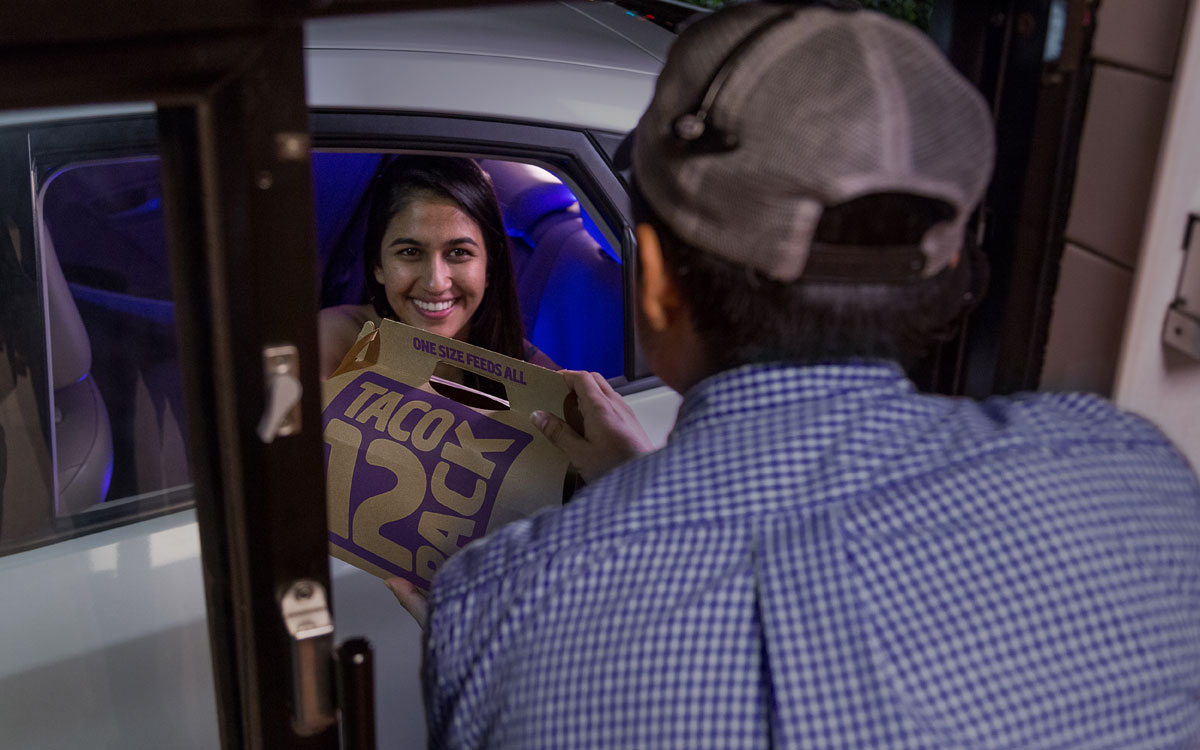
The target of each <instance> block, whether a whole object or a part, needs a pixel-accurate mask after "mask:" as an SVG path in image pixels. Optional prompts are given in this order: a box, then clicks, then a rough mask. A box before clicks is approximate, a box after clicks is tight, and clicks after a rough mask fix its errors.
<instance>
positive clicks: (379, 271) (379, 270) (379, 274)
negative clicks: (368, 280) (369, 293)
mask: <svg viewBox="0 0 1200 750" xmlns="http://www.w3.org/2000/svg"><path fill="white" fill-rule="evenodd" d="M375 281H376V282H377V283H380V284H382V283H383V266H381V265H379V264H378V263H376V264H375Z"/></svg>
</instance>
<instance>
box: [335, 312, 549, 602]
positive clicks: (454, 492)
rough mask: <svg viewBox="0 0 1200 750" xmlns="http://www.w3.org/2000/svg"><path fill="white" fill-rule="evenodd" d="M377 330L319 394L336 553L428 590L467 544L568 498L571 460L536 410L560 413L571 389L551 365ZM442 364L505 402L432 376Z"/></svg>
mask: <svg viewBox="0 0 1200 750" xmlns="http://www.w3.org/2000/svg"><path fill="white" fill-rule="evenodd" d="M372 329H373V327H372V326H371V324H370V323H368V324H367V326H365V327H364V329H363V333H362V334H360V336H359V339H358V342H357V343H356V344H355V346H354V347H353V348H352V349H351V350H350V352H349V353H348V354H347V355H346V358H345V359H344V360H343V362H342V364H341V366H340V367H339V368H338V370H337V371H336V372H335V373H334V375H333V376H332V377H330V378H329V379H328V380H327V381H325V383H324V384H323V385H322V389H321V398H322V404H323V413H322V423H323V430H324V438H325V470H326V472H325V473H326V492H327V507H328V513H329V546H330V551H331V554H333V555H334V556H335V557H338V558H340V559H342V560H345V561H346V562H348V563H350V564H352V565H356V566H358V567H360V568H362V569H364V570H366V571H368V572H370V573H373V574H375V575H377V576H380V577H382V578H388V577H391V576H402V577H404V578H406V579H408V580H410V581H412V582H413V583H415V584H417V585H418V586H421V587H422V588H428V587H429V584H430V581H431V580H432V579H433V575H434V573H435V572H436V571H437V568H438V566H440V565H441V564H442V562H444V561H445V559H446V558H447V557H449V556H450V555H452V554H454V553H455V552H457V551H458V550H459V549H462V547H464V546H465V545H466V544H467V543H468V542H470V541H472V540H474V539H477V538H479V537H481V536H483V535H484V534H486V533H487V532H488V531H490V530H491V529H494V528H497V527H498V526H501V525H503V524H505V523H508V522H510V521H513V520H515V519H518V518H522V517H524V516H527V515H529V514H530V513H533V512H534V511H536V510H538V509H539V508H542V507H545V506H547V505H552V504H559V503H561V502H562V496H563V480H564V477H565V475H566V472H567V459H566V456H564V455H563V453H562V452H561V451H559V450H558V449H557V448H555V447H554V446H553V445H551V444H550V441H548V440H547V439H546V438H545V436H544V435H542V434H541V432H540V431H539V430H538V429H537V428H536V427H535V426H534V425H533V424H532V422H530V419H529V415H530V413H531V412H532V411H534V410H535V409H540V410H542V411H546V412H549V413H552V414H555V415H557V416H559V417H562V416H563V409H564V400H565V398H566V396H567V393H568V389H567V385H566V381H564V380H563V378H562V376H561V375H559V374H558V373H556V372H554V371H552V370H547V369H545V368H542V367H538V366H536V365H531V364H529V363H528V362H524V361H521V360H517V359H512V358H509V357H505V356H502V355H499V354H496V353H495V352H491V351H488V350H486V349H482V348H480V347H476V346H471V345H469V344H465V343H463V342H461V341H457V340H454V339H449V338H444V337H442V336H437V335H435V334H431V333H429V332H428V331H424V330H421V329H419V328H414V327H411V326H407V325H404V324H402V323H396V322H394V321H391V320H384V321H383V323H382V325H381V326H380V327H379V328H378V329H377V330H372ZM439 363H445V364H447V365H450V366H452V367H454V368H458V369H459V370H462V371H463V372H466V373H475V374H476V375H478V376H481V377H484V378H487V379H490V380H492V381H495V382H498V383H500V384H502V385H503V387H504V388H503V390H504V392H505V395H506V398H504V399H500V398H497V397H495V396H490V395H488V394H486V393H481V392H479V391H477V390H473V389H470V388H466V387H464V386H461V385H456V384H455V383H453V382H447V381H445V380H442V379H440V378H437V377H435V376H434V370H435V368H436V367H437V366H438V364H439ZM439 391H440V392H439ZM464 402H465V403H464ZM468 404H470V405H468Z"/></svg>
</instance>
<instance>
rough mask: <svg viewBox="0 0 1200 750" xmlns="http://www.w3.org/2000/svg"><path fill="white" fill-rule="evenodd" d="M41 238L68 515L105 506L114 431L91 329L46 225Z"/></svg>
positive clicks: (59, 503)
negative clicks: (96, 373) (95, 367)
mask: <svg viewBox="0 0 1200 750" xmlns="http://www.w3.org/2000/svg"><path fill="white" fill-rule="evenodd" d="M39 234H40V246H41V256H42V268H43V273H44V275H45V283H46V306H47V318H48V319H47V325H48V328H49V332H50V336H49V349H50V372H51V383H52V386H53V389H54V450H55V456H56V458H57V477H58V497H57V499H56V501H55V510H56V514H57V515H66V514H70V513H78V512H79V511H81V510H84V509H86V508H89V507H91V506H93V505H95V504H96V503H100V502H103V501H104V499H105V497H106V496H107V494H108V487H109V482H110V481H111V480H112V467H113V444H112V431H111V426H110V424H109V420H108V410H107V408H106V407H105V405H104V399H103V398H101V396H100V389H99V388H98V387H97V385H96V380H95V378H93V377H92V375H91V368H92V347H91V342H90V341H89V339H88V334H87V329H86V328H84V325H83V320H82V319H81V318H80V316H79V310H78V309H77V308H76V306H75V300H74V298H73V297H72V296H71V290H70V288H69V287H68V286H67V280H66V278H65V277H64V276H63V272H62V268H61V267H60V266H59V263H58V257H57V254H56V253H55V252H54V242H53V240H52V239H51V236H50V232H49V231H47V230H46V227H45V224H41V225H40V226H39Z"/></svg>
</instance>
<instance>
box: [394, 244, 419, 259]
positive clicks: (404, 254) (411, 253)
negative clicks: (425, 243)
mask: <svg viewBox="0 0 1200 750" xmlns="http://www.w3.org/2000/svg"><path fill="white" fill-rule="evenodd" d="M420 254H421V251H420V250H418V249H416V248H415V247H402V248H400V249H398V250H396V255H397V256H399V257H401V258H415V257H417V256H418V255H420Z"/></svg>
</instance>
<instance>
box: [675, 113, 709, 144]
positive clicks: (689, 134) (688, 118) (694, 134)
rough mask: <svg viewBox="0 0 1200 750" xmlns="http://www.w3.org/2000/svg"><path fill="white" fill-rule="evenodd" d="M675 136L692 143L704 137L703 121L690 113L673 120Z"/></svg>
mask: <svg viewBox="0 0 1200 750" xmlns="http://www.w3.org/2000/svg"><path fill="white" fill-rule="evenodd" d="M675 135H676V136H677V137H678V138H679V139H680V140H684V141H694V140H696V139H698V138H699V137H700V136H702V135H704V120H703V119H701V118H700V117H698V116H696V114H694V113H692V112H688V113H686V114H682V115H680V116H679V117H677V118H675Z"/></svg>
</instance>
